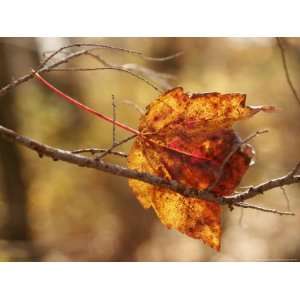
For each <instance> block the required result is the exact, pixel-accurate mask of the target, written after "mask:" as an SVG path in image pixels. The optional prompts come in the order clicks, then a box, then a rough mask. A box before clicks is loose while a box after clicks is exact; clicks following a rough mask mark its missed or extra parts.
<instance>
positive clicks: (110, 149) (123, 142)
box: [97, 134, 137, 159]
mask: <svg viewBox="0 0 300 300" xmlns="http://www.w3.org/2000/svg"><path fill="white" fill-rule="evenodd" d="M136 136H137V134H133V135H131V136H129V137H128V138H126V139H124V140H122V141H120V142H118V143H114V144H113V145H112V146H111V147H110V148H109V149H107V150H106V151H105V152H104V153H103V154H101V155H99V156H97V159H102V158H103V157H104V156H106V155H107V154H110V153H111V151H112V150H113V149H115V148H117V147H119V146H121V145H123V144H125V143H127V142H129V141H130V140H132V139H134V138H135V137H136Z"/></svg>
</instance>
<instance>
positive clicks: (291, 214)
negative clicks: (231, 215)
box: [234, 202, 295, 216]
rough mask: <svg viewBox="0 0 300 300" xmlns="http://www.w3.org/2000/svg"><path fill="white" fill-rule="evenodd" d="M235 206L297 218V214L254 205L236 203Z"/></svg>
mask: <svg viewBox="0 0 300 300" xmlns="http://www.w3.org/2000/svg"><path fill="white" fill-rule="evenodd" d="M234 205H235V206H240V207H243V208H252V209H256V210H260V211H263V212H269V213H273V214H277V215H281V216H295V213H293V212H290V211H279V210H277V209H272V208H265V207H261V206H256V205H252V204H249V203H246V202H243V203H239V202H237V203H235V204H234Z"/></svg>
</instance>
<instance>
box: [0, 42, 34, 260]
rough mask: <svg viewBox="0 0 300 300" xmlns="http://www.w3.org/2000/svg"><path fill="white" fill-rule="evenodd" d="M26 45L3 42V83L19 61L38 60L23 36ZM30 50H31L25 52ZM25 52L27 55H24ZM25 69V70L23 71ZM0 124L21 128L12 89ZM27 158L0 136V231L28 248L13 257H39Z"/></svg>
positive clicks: (0, 104) (0, 105)
mask: <svg viewBox="0 0 300 300" xmlns="http://www.w3.org/2000/svg"><path fill="white" fill-rule="evenodd" d="M23 40H24V43H25V44H26V45H25V50H24V48H23V47H22V48H19V47H18V46H16V45H14V42H15V41H16V39H11V38H2V39H1V43H0V84H1V86H3V85H4V84H6V83H8V82H9V81H10V80H11V78H12V76H13V75H14V74H16V73H17V72H16V71H17V70H16V69H15V67H16V66H17V64H16V63H17V62H18V61H19V60H21V61H22V60H28V58H31V62H33V61H35V64H37V63H38V57H37V53H36V51H32V50H35V45H34V40H33V39H32V38H31V39H23ZM26 49H29V50H30V51H29V52H28V51H26ZM24 53H25V54H24ZM23 72H24V70H23ZM0 124H1V125H4V126H6V127H8V128H11V129H13V130H16V131H19V130H18V119H17V113H16V105H15V91H14V90H13V91H10V92H9V93H8V94H6V95H5V96H4V97H2V98H1V99H0ZM23 167H24V161H23V159H22V156H21V154H20V151H19V149H18V146H16V144H14V143H9V142H6V141H5V140H3V139H0V191H1V194H2V199H3V201H4V202H5V204H6V218H5V222H4V226H3V228H2V230H1V238H2V239H5V240H7V241H9V242H11V243H12V247H13V246H14V245H15V246H18V245H20V246H21V247H24V249H25V253H26V252H27V253H26V254H25V257H11V259H13V260H26V259H28V260H36V259H38V257H37V254H36V252H35V251H34V248H33V244H32V238H31V234H30V221H29V220H28V215H27V200H28V199H27V190H26V184H25V182H24V179H23V178H22V168H23Z"/></svg>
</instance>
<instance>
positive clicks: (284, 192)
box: [280, 186, 291, 211]
mask: <svg viewBox="0 0 300 300" xmlns="http://www.w3.org/2000/svg"><path fill="white" fill-rule="evenodd" d="M280 189H281V190H282V193H283V196H284V199H285V201H286V208H287V210H288V211H291V207H290V199H289V196H288V194H287V192H286V190H285V188H284V187H283V186H281V187H280Z"/></svg>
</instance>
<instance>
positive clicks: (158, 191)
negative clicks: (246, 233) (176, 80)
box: [128, 87, 273, 250]
mask: <svg viewBox="0 0 300 300" xmlns="http://www.w3.org/2000/svg"><path fill="white" fill-rule="evenodd" d="M245 100H246V95H242V94H219V93H208V94H194V95H191V96H189V95H187V94H186V93H184V92H183V89H182V88H180V87H178V88H175V89H173V90H171V91H168V92H166V93H165V94H163V95H162V96H160V97H159V98H158V99H156V100H154V101H153V102H152V103H151V104H150V105H149V106H148V107H147V112H146V114H145V115H144V116H143V117H142V119H141V121H140V126H139V131H140V133H141V134H140V135H139V136H138V137H137V138H136V141H135V143H134V145H133V147H132V149H131V151H130V153H129V156H128V166H129V167H130V168H132V169H135V170H138V171H141V172H147V173H150V174H153V175H157V176H161V177H164V178H166V179H169V180H176V181H178V182H180V183H182V184H184V185H186V186H189V187H193V188H197V189H199V190H204V189H207V188H209V187H210V186H212V185H213V184H214V183H215V182H216V180H217V178H218V174H219V172H220V169H221V166H222V163H223V161H224V159H225V158H226V157H227V156H228V154H229V153H230V152H231V151H232V147H233V146H234V145H236V143H240V139H239V137H238V136H237V134H236V133H235V132H234V131H233V129H232V128H231V126H232V124H233V123H234V122H235V121H238V120H241V119H245V118H248V117H251V116H252V115H254V114H255V113H257V112H259V111H261V110H263V111H272V110H273V108H272V107H262V106H256V107H250V106H245ZM249 150H251V149H250V146H246V147H240V148H239V149H238V150H237V151H236V152H235V153H234V154H233V155H232V156H231V157H230V159H229V161H228V163H227V164H226V165H225V166H224V169H223V172H222V175H221V177H220V178H219V181H218V182H217V184H216V185H215V187H214V188H213V189H212V192H213V193H215V194H216V195H229V194H231V193H232V192H233V191H234V189H235V188H236V186H237V185H238V184H239V183H240V181H241V179H242V177H243V175H244V174H245V172H246V171H247V169H248V167H249V164H250V161H251V159H252V156H253V155H252V151H249ZM129 185H130V187H131V188H132V190H133V192H134V193H135V195H136V197H137V198H138V200H139V201H140V202H141V203H142V205H143V206H144V207H145V208H149V207H153V208H154V210H155V212H156V213H157V215H158V217H159V218H160V220H161V222H162V223H164V224H165V225H166V226H167V227H168V228H174V229H177V230H179V231H180V232H182V233H184V234H186V235H188V236H190V237H193V238H196V239H201V240H203V241H204V242H205V243H207V244H208V245H210V246H211V247H212V248H214V249H216V250H219V249H220V237H221V225H220V223H221V208H220V205H219V204H217V203H212V202H209V201H205V200H200V199H196V198H188V197H184V196H182V195H180V194H178V193H175V192H173V191H171V190H168V189H166V188H161V187H157V186H153V185H150V184H148V183H144V182H142V181H138V180H133V179H131V180H129Z"/></svg>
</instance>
